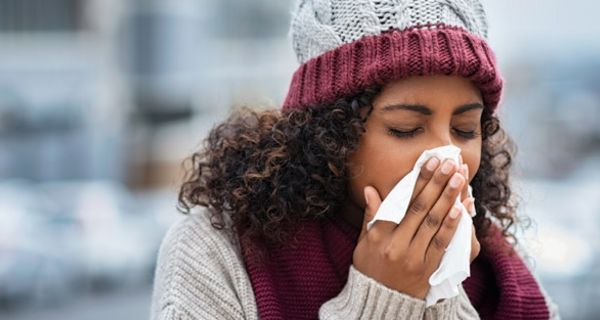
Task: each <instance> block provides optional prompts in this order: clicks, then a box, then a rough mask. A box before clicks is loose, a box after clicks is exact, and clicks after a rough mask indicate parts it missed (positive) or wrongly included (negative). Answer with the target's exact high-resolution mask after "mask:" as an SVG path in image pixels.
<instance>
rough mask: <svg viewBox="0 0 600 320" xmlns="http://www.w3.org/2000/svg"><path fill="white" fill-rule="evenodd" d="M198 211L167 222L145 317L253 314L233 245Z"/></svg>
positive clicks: (182, 319)
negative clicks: (168, 224) (200, 215)
mask: <svg viewBox="0 0 600 320" xmlns="http://www.w3.org/2000/svg"><path fill="white" fill-rule="evenodd" d="M202 219H206V218H204V217H198V216H188V217H185V218H183V219H182V220H180V221H178V222H176V223H175V224H173V225H172V226H171V227H170V228H169V230H168V231H167V234H166V235H165V237H164V238H163V241H162V243H161V246H160V249H159V253H158V258H157V263H156V270H155V275H154V284H153V292H152V304H151V309H150V319H151V320H175V319H177V320H201V319H239V320H242V319H258V313H257V310H256V305H255V304H254V299H255V298H254V293H253V291H252V288H251V285H250V282H249V280H248V279H247V275H246V273H245V271H244V269H243V268H242V267H241V266H240V265H239V261H240V258H239V257H238V256H237V253H236V252H235V247H233V246H232V245H231V243H229V242H228V240H227V238H226V237H225V236H223V235H222V234H219V233H218V232H221V231H217V230H214V229H213V230H210V229H209V228H211V227H210V226H209V225H208V224H207V223H206V221H204V220H202Z"/></svg>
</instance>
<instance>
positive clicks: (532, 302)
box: [241, 218, 549, 319]
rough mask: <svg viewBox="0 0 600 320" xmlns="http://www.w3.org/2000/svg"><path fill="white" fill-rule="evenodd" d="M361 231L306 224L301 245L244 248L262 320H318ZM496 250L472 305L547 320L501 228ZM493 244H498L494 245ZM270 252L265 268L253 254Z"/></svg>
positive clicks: (485, 258)
mask: <svg viewBox="0 0 600 320" xmlns="http://www.w3.org/2000/svg"><path fill="white" fill-rule="evenodd" d="M359 233H360V230H358V229H357V228H356V227H354V226H352V225H350V224H348V223H347V222H346V221H345V220H343V219H340V218H325V219H323V220H322V221H311V222H306V223H304V224H303V229H302V230H301V231H300V232H299V233H298V235H297V239H298V242H297V243H299V245H297V246H295V247H292V246H290V245H286V246H279V247H274V246H266V245H264V244H258V243H257V242H252V243H241V247H242V254H243V256H244V262H245V264H246V269H247V271H248V274H249V276H250V280H251V282H252V288H253V290H254V294H255V297H256V303H257V307H258V313H259V315H260V318H261V319H318V313H319V307H320V306H321V305H322V304H323V303H325V302H326V301H327V300H329V299H331V298H333V297H335V296H337V295H338V294H339V293H340V291H341V290H342V288H343V287H344V285H345V284H346V280H347V278H348V271H349V268H350V265H351V264H352V253H353V251H354V247H355V246H356V241H357V239H358V235H359ZM488 239H489V240H490V241H489V242H488V243H494V245H490V244H488V245H486V244H485V243H483V242H482V243H481V247H482V248H481V252H480V254H479V256H478V257H477V258H476V259H475V261H473V263H472V264H471V276H470V277H469V278H467V279H466V280H465V281H464V282H463V287H464V289H465V291H466V293H467V295H468V296H469V299H470V301H471V303H472V304H473V306H474V307H475V309H476V310H477V311H478V313H479V315H480V317H481V318H482V319H509V318H510V319H525V318H526V319H548V317H549V313H548V308H547V306H546V302H545V300H544V296H543V295H542V293H541V291H540V288H539V286H538V283H537V282H536V280H535V278H534V277H533V276H532V275H531V273H530V272H529V270H528V269H527V266H526V265H525V264H524V263H523V261H522V260H521V259H520V258H519V257H518V256H517V255H516V254H509V250H503V249H506V248H509V249H510V244H508V242H507V241H506V240H505V239H504V238H503V237H502V235H501V233H500V230H499V228H498V227H493V229H491V230H490V237H489V238H488ZM491 240H493V241H491ZM249 246H252V247H253V248H258V247H260V248H266V249H267V250H268V251H269V252H270V258H269V259H268V260H265V261H267V262H266V263H260V262H258V261H257V260H255V259H253V257H254V255H253V254H252V253H251V252H250V251H248V250H247V249H249Z"/></svg>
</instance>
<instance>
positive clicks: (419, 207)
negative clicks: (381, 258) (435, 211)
mask: <svg viewBox="0 0 600 320" xmlns="http://www.w3.org/2000/svg"><path fill="white" fill-rule="evenodd" d="M455 172H456V163H455V162H454V161H452V160H445V161H443V162H442V164H441V165H440V166H439V167H438V168H437V169H436V171H435V172H434V173H433V176H432V177H431V179H429V181H428V182H427V184H426V185H425V187H424V188H423V190H422V191H421V193H419V195H418V196H417V197H416V198H415V199H414V201H413V202H412V203H411V204H410V205H409V206H408V209H407V210H406V214H405V215H404V218H402V220H401V221H400V224H399V225H398V227H397V228H396V230H395V231H394V232H395V233H397V234H398V235H397V236H396V235H395V236H394V237H395V238H402V237H404V238H405V240H407V241H410V240H412V239H413V237H414V235H415V233H416V232H417V229H419V226H420V225H421V223H422V222H423V220H424V219H425V217H426V216H427V214H428V213H429V211H430V209H431V208H432V207H433V205H434V204H435V203H436V202H437V201H438V198H439V197H440V194H441V193H442V191H443V190H444V188H445V187H446V184H447V182H448V180H449V178H450V176H452V174H453V173H455ZM457 194H458V193H457ZM446 212H447V211H445V212H444V215H445V213H446ZM430 218H431V217H430ZM439 219H440V221H441V219H442V218H441V217H440V218H439ZM431 222H435V221H430V223H431ZM407 237H408V238H407Z"/></svg>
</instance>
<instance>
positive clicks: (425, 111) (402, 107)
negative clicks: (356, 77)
mask: <svg viewBox="0 0 600 320" xmlns="http://www.w3.org/2000/svg"><path fill="white" fill-rule="evenodd" d="M474 109H483V104H481V103H479V102H475V103H468V104H464V105H462V106H459V107H458V108H456V110H454V112H452V115H457V114H461V113H465V112H467V111H469V110H474ZM394 110H409V111H415V112H418V113H422V114H424V115H427V116H430V115H432V114H433V111H432V110H431V109H429V108H427V107H426V106H424V105H421V104H404V103H401V104H390V105H387V106H385V107H383V108H381V112H382V113H383V112H390V111H394Z"/></svg>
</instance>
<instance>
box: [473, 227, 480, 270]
mask: <svg viewBox="0 0 600 320" xmlns="http://www.w3.org/2000/svg"><path fill="white" fill-rule="evenodd" d="M472 229H473V232H472V236H471V262H473V260H475V258H477V256H478V255H479V252H480V251H481V244H480V243H479V240H477V234H476V233H475V225H473V226H472Z"/></svg>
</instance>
